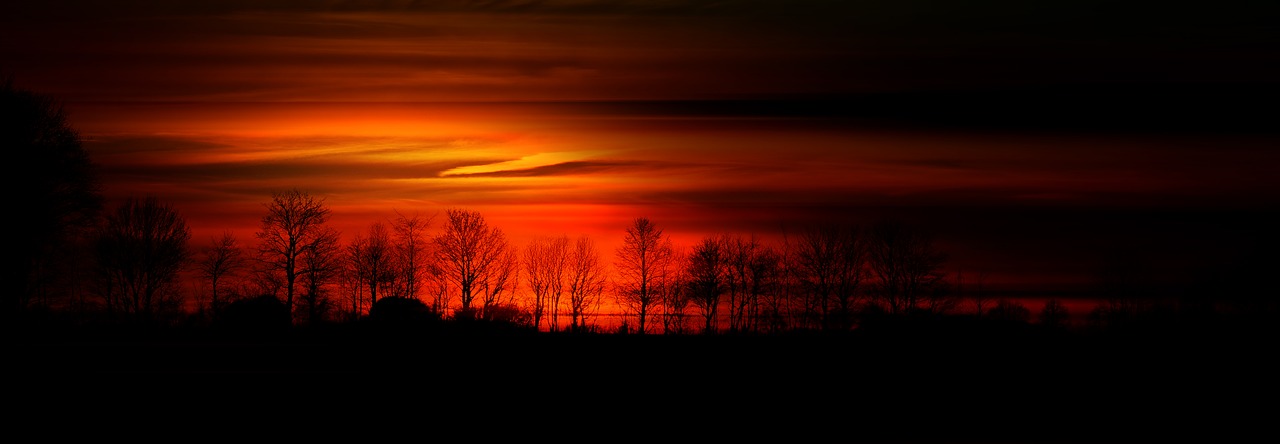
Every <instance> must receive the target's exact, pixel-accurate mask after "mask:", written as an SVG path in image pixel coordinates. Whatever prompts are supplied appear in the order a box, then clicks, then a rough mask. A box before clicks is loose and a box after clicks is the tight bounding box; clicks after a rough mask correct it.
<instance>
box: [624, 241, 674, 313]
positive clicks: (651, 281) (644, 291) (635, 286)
mask: <svg viewBox="0 0 1280 444" xmlns="http://www.w3.org/2000/svg"><path fill="white" fill-rule="evenodd" d="M622 243H623V244H622V246H620V247H618V249H617V251H616V253H617V257H618V261H617V262H616V263H615V266H616V267H617V269H618V279H619V282H618V293H617V301H618V304H619V305H621V306H623V307H624V308H625V309H627V310H629V311H631V312H632V313H633V314H635V315H636V318H637V324H636V331H637V332H638V333H640V334H645V333H646V328H647V327H646V325H645V323H646V321H647V320H648V317H649V315H650V314H651V312H652V311H653V309H654V308H655V307H656V306H657V305H658V304H660V303H661V301H662V298H661V295H662V291H661V289H659V288H656V287H657V286H658V285H659V283H660V282H661V277H662V276H665V275H666V273H667V269H668V267H669V266H670V264H671V260H672V255H673V252H672V247H671V239H670V238H668V237H666V236H665V235H663V234H662V229H660V228H658V227H657V226H656V225H654V224H653V222H652V221H650V220H649V219H648V218H645V217H640V218H637V219H635V221H634V222H633V223H632V224H631V226H629V227H627V234H626V236H625V237H624V238H623V239H622Z"/></svg>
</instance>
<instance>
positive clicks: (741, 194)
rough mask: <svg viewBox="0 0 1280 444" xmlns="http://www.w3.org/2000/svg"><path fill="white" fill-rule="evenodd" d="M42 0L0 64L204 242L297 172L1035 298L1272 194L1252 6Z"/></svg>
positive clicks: (373, 197) (516, 214)
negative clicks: (817, 227) (860, 234)
mask: <svg viewBox="0 0 1280 444" xmlns="http://www.w3.org/2000/svg"><path fill="white" fill-rule="evenodd" d="M29 3H30V4H19V5H6V6H3V7H0V12H3V14H2V15H3V17H5V18H3V19H0V25H3V27H4V31H2V32H0V62H2V64H0V71H3V72H4V73H5V74H7V75H11V76H12V77H13V79H14V81H15V83H16V84H18V85H20V86H23V87H26V88H30V89H34V90H37V91H40V92H43V93H48V94H52V95H54V96H55V97H58V98H59V99H60V100H62V101H63V102H64V103H65V104H66V107H67V110H68V111H69V113H70V116H71V121H72V123H73V124H74V125H75V126H76V127H77V129H79V130H80V132H81V133H82V135H83V136H85V138H86V145H85V146H86V148H87V149H88V150H89V151H90V154H91V155H92V156H93V158H94V159H95V161H97V162H98V163H100V164H101V165H102V167H103V172H104V180H105V190H104V191H105V192H106V194H107V195H108V197H109V198H111V199H113V201H118V200H119V199H122V198H123V197H126V196H131V195H142V194H149V195H156V196H158V197H160V198H161V199H163V200H166V201H168V202H170V203H172V204H174V205H175V206H176V207H177V208H178V209H179V210H180V211H181V212H182V213H183V214H184V215H185V216H186V217H187V219H188V223H189V224H190V225H191V227H192V228H193V230H194V232H195V239H194V240H195V241H197V242H201V241H204V240H207V239H208V238H209V236H212V235H214V234H217V233H220V232H222V231H223V230H232V231H233V232H235V233H236V234H237V235H238V236H239V237H240V238H242V239H246V240H247V239H251V238H252V234H253V231H254V230H255V229H256V228H257V223H258V220H259V219H260V218H261V216H262V215H263V213H262V211H263V207H262V205H263V204H264V203H265V202H266V201H267V200H268V199H269V196H270V193H271V191H273V190H278V189H282V188H289V187H297V188H300V189H305V190H308V191H309V192H312V193H313V194H316V195H319V196H321V197H323V198H325V199H326V202H327V203H328V204H329V205H330V206H331V208H332V209H333V214H334V218H333V223H334V224H335V225H336V226H337V227H338V228H339V229H341V230H342V231H343V232H344V234H346V235H352V234H356V233H358V232H360V231H361V230H363V229H364V228H366V227H367V226H368V224H369V223H371V222H373V221H375V220H378V219H380V218H385V217H391V216H393V215H394V213H393V211H400V212H402V213H408V214H412V213H419V214H424V215H430V214H436V213H441V212H442V211H443V210H444V209H446V208H452V207H459V208H469V209H476V210H480V211H481V212H482V213H483V214H484V215H485V216H486V218H487V219H488V220H489V221H490V222H492V223H493V224H495V225H496V226H498V227H500V228H502V229H503V230H504V231H507V232H508V233H509V234H510V235H512V237H513V239H515V240H516V241H517V243H522V242H523V240H525V239H527V238H528V237H529V236H534V235H539V234H562V233H563V234H569V235H571V236H575V235H578V234H589V235H591V236H592V237H594V238H595V239H596V240H597V241H598V242H599V243H600V244H601V245H602V246H603V247H604V251H605V253H606V256H607V257H608V256H610V254H611V251H612V246H613V245H616V244H617V243H618V242H619V241H620V240H621V237H622V234H623V230H624V229H625V227H626V224H627V223H628V221H630V220H631V219H633V218H635V217H639V216H646V217H650V218H651V219H653V220H654V221H655V222H656V223H657V224H658V225H659V226H661V227H664V228H666V229H667V232H668V233H669V234H671V235H673V236H674V237H675V238H676V239H677V241H679V242H682V243H685V244H689V243H692V242H693V241H694V240H696V239H697V238H698V237H699V236H701V235H703V234H705V233H710V232H718V231H735V232H742V233H758V234H761V235H771V234H776V233H778V232H779V230H781V229H783V228H788V227H800V226H803V225H804V224H806V223H811V222H813V221H816V220H830V219H831V218H840V219H847V220H853V221H859V222H861V221H872V220H875V219H877V218H880V217H895V218H902V219H907V220H910V221H914V222H917V223H921V224H925V225H926V226H927V227H929V229H931V230H933V231H934V232H935V233H936V234H937V236H938V240H939V242H940V243H942V244H943V245H944V246H945V247H946V248H947V249H948V251H949V252H950V253H951V254H952V258H953V260H952V262H951V264H950V266H951V267H953V268H954V269H956V270H974V271H975V272H976V271H977V270H981V271H985V272H987V273H989V276H990V277H989V279H991V280H992V281H993V282H994V281H998V282H1003V283H1005V284H1006V285H1008V286H1009V287H1010V288H1016V289H1019V291H1024V292H1028V293H1037V294H1043V293H1046V292H1052V291H1054V290H1055V289H1064V288H1071V287H1067V286H1064V285H1062V284H1066V283H1080V282H1085V281H1087V280H1088V279H1089V278H1090V276H1092V273H1094V272H1095V271H1096V268H1097V266H1099V265H1098V264H1100V263H1102V262H1099V261H1101V260H1104V259H1106V258H1110V257H1115V255H1116V254H1129V253H1131V252H1132V251H1141V252H1143V253H1142V254H1143V255H1144V256H1150V257H1151V258H1152V259H1151V260H1152V263H1162V262H1160V261H1168V262H1169V263H1176V264H1177V265H1176V266H1171V268H1168V269H1162V272H1165V273H1170V274H1177V273H1181V272H1183V271H1185V269H1187V268H1188V267H1193V266H1200V265H1203V264H1205V263H1207V262H1212V260H1211V259H1207V257H1210V256H1212V255H1215V254H1221V255H1225V256H1229V255H1232V254H1237V253H1238V251H1237V250H1238V247H1239V246H1240V245H1241V244H1242V243H1247V241H1241V239H1248V238H1249V236H1253V235H1254V234H1256V233H1257V232H1258V231H1257V230H1258V229H1259V228H1257V226H1256V225H1255V224H1256V223H1258V222H1259V219H1255V218H1253V215H1256V214H1263V215H1264V217H1270V215H1272V214H1274V213H1273V211H1274V209H1275V208H1276V203H1277V202H1278V201H1280V200H1278V199H1277V197H1280V194H1278V193H1277V191H1278V190H1280V187H1278V186H1277V184H1278V179H1277V178H1276V174H1274V170H1275V168H1274V166H1275V165H1277V164H1280V162H1277V161H1278V160H1280V158H1278V157H1280V155H1278V154H1277V152H1276V150H1275V147H1276V146H1277V144H1276V142H1277V141H1278V138H1277V136H1276V133H1275V131H1274V128H1270V129H1267V126H1265V125H1258V122H1266V121H1267V119H1266V115H1265V114H1264V115H1261V116H1260V115H1258V114H1256V113H1255V112H1252V111H1249V110H1250V106H1249V105H1262V106H1264V107H1265V108H1261V109H1264V110H1265V109H1272V107H1273V104H1271V103H1265V99H1266V98H1267V97H1275V94H1274V92H1275V91H1276V89H1275V82H1276V79H1280V70H1278V69H1277V68H1276V67H1275V66H1274V65H1272V64H1271V63H1269V62H1270V61H1272V60H1274V59H1275V56H1277V55H1280V52H1277V50H1276V48H1277V42H1278V41H1280V39H1278V38H1277V37H1276V35H1277V33H1275V32H1274V31H1275V25H1274V23H1277V22H1276V21H1269V20H1268V18H1274V15H1273V12H1274V11H1272V10H1271V9H1272V8H1267V7H1265V6H1263V5H1261V4H1256V5H1246V6H1249V7H1250V8H1253V9H1247V10H1240V9H1235V10H1232V9H1227V8H1224V9H1221V10H1193V9H1187V8H1183V7H1178V6H1171V5H1164V6H1163V8H1164V9H1145V8H1123V7H1115V6H1114V5H1111V3H1109V2H1096V3H1095V2H1056V1H1050V2H1027V3H1028V4H1021V3H1020V2H986V1H983V2H972V3H969V2H929V1H914V2H888V1H869V2H818V1H798V2H771V1H740V2H733V1H730V2H710V1H708V2H694V1H689V2H680V1H669V2H668V1H659V2H639V1H635V2H627V1H599V2H595V1H562V2H561V1H549V2H515V1H513V2H501V1H499V2H485V3H483V4H481V3H480V2H462V1H456V2H431V4H432V5H433V6H413V5H411V4H412V3H414V2H360V1H355V2H293V1H284V0H280V1H265V2H248V1H246V2H219V3H217V4H216V5H195V4H186V3H185V2H181V3H183V4H181V5H174V4H171V3H179V2H161V1H141V0H139V1H114V2H105V1H104V2H97V1H68V2H59V1H53V2H29ZM953 3H966V4H965V5H959V4H953ZM1032 4H1034V5H1035V6H1033V5H1032ZM388 5H391V6H388ZM1104 5H1106V6H1107V9H1102V6H1104ZM1179 8H1183V9H1179ZM1253 102H1257V103H1253ZM1264 112H1265V111H1264ZM1272 114H1274V113H1272ZM1117 252H1119V253H1117ZM1126 252H1129V253H1126ZM1225 256H1224V257H1225Z"/></svg>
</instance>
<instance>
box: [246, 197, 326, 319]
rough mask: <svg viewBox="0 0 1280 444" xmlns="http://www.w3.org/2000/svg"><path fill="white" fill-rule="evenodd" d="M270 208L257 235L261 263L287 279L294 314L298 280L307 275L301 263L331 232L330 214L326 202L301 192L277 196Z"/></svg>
mask: <svg viewBox="0 0 1280 444" xmlns="http://www.w3.org/2000/svg"><path fill="white" fill-rule="evenodd" d="M266 208H267V215H266V216H263V218H262V228H261V229H260V230H259V231H258V232H257V233H255V234H256V236H257V238H258V260H259V261H260V264H261V265H262V266H263V270H264V271H267V272H269V273H272V274H278V275H280V276H282V277H283V279H282V285H283V287H284V288H283V290H284V293H285V300H284V303H285V305H286V306H287V307H289V310H290V312H292V310H293V308H294V296H295V295H296V294H297V284H298V280H299V278H300V277H302V276H303V275H304V274H306V271H307V270H306V267H305V265H303V264H301V263H300V259H301V258H302V256H303V255H304V254H305V253H306V251H307V250H308V249H310V248H312V247H313V246H314V245H315V244H316V243H317V242H321V241H322V239H323V238H324V236H325V235H326V233H327V232H328V230H326V225H325V224H326V223H327V222H328V220H329V215H330V210H329V207H328V206H326V205H325V204H324V200H323V199H320V198H317V197H315V196H312V195H311V194H310V193H307V192H305V191H300V190H298V189H291V190H288V191H283V192H277V193H273V194H272V196H271V202H268V203H267V204H266Z"/></svg>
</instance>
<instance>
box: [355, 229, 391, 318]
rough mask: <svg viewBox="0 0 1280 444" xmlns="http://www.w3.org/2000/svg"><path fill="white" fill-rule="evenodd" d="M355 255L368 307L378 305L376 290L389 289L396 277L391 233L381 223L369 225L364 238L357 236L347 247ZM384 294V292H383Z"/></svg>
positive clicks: (356, 267)
mask: <svg viewBox="0 0 1280 444" xmlns="http://www.w3.org/2000/svg"><path fill="white" fill-rule="evenodd" d="M349 248H350V249H351V251H354V252H355V254H354V255H353V256H352V259H353V260H355V261H356V262H357V263H356V266H355V269H356V270H359V271H358V274H359V278H360V280H361V283H362V287H363V288H365V289H366V290H367V291H368V292H369V306H370V307H372V306H373V305H374V304H377V303H378V290H387V289H389V288H390V287H391V285H392V282H393V281H394V279H395V275H396V269H397V266H396V255H395V246H394V245H392V243H391V233H390V232H389V231H388V230H387V226H386V225H384V224H383V223H382V222H374V223H373V224H371V225H369V231H368V233H367V235H365V236H359V235H357V236H356V237H355V239H353V240H352V241H351V246H350V247H349ZM384 293H385V291H384Z"/></svg>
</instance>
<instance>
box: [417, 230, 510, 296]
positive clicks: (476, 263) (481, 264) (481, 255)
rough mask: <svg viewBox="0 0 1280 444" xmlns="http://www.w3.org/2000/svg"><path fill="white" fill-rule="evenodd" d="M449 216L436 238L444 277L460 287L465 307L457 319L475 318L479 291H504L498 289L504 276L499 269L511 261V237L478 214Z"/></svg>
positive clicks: (437, 251)
mask: <svg viewBox="0 0 1280 444" xmlns="http://www.w3.org/2000/svg"><path fill="white" fill-rule="evenodd" d="M446 215H447V216H448V220H446V221H445V226H444V231H443V232H442V233H440V234H439V235H437V236H436V237H435V245H436V253H437V255H438V258H439V260H440V267H441V273H442V274H443V276H444V277H445V278H446V279H448V280H449V281H450V282H452V283H454V284H457V285H458V289H459V302H460V304H461V307H460V308H459V312H458V313H457V314H455V316H457V315H459V314H460V315H462V316H464V317H473V316H474V312H473V311H472V307H471V305H472V301H473V300H474V299H475V297H476V296H477V291H478V290H479V291H481V292H485V293H490V294H492V291H493V290H494V287H495V286H497V287H499V289H501V287H502V286H500V285H496V281H497V280H498V278H499V277H501V276H502V275H503V273H501V272H499V270H497V268H498V267H501V266H502V265H503V262H504V260H505V259H506V258H507V257H508V256H507V254H508V246H507V237H506V235H505V234H503V232H502V230H500V229H498V228H496V227H490V226H489V224H488V223H486V222H485V220H484V216H482V215H480V212H478V211H473V210H462V209H450V210H448V211H446ZM486 281H487V282H486ZM486 283H487V284H488V285H487V287H488V288H484V287H485V286H486Z"/></svg>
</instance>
